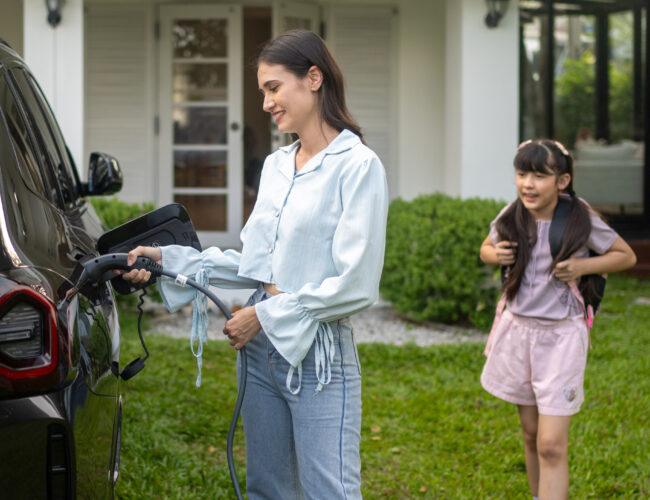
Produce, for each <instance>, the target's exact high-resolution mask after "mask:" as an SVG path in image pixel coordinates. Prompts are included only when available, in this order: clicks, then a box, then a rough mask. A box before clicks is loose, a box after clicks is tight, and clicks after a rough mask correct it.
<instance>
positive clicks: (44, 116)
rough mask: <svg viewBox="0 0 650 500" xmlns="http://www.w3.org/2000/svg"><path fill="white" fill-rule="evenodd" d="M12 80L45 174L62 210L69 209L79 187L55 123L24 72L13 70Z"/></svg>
mask: <svg viewBox="0 0 650 500" xmlns="http://www.w3.org/2000/svg"><path fill="white" fill-rule="evenodd" d="M11 79H12V80H13V82H14V84H15V85H14V86H15V88H16V89H17V91H18V94H19V95H20V98H21V99H22V102H23V104H24V106H25V109H26V112H27V116H28V118H29V120H30V121H31V123H32V126H33V128H34V132H35V136H36V139H37V141H36V142H37V145H38V149H39V152H40V156H41V161H42V163H43V164H44V165H48V167H49V168H48V170H49V172H48V174H49V175H50V177H52V182H53V183H54V184H56V187H57V188H58V191H59V193H60V198H59V199H60V201H61V207H62V208H64V209H69V208H72V207H73V206H74V205H75V203H76V202H77V200H78V198H79V184H78V181H77V178H76V175H75V174H74V172H73V170H72V168H73V167H72V166H71V164H70V160H69V157H68V155H67V153H66V150H65V144H64V143H63V139H62V138H61V135H60V131H59V127H58V124H57V123H56V121H55V120H54V117H53V115H52V113H51V111H50V108H49V106H48V105H47V101H46V100H45V97H44V96H43V95H42V93H41V92H40V89H39V88H38V87H36V86H35V84H34V83H33V79H32V78H31V76H30V75H29V74H28V73H27V72H25V71H24V70H22V69H13V70H11Z"/></svg>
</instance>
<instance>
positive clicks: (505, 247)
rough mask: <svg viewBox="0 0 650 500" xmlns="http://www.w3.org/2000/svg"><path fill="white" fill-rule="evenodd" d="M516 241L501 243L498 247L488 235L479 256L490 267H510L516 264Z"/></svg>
mask: <svg viewBox="0 0 650 500" xmlns="http://www.w3.org/2000/svg"><path fill="white" fill-rule="evenodd" d="M516 248H517V242H516V241H500V242H498V243H497V244H496V245H495V244H494V243H493V242H492V238H490V236H489V235H488V237H487V238H485V240H484V241H483V243H482V244H481V252H480V254H479V256H480V257H481V260H482V261H483V262H485V263H486V264H488V265H489V266H510V265H512V264H514V263H515V257H516Z"/></svg>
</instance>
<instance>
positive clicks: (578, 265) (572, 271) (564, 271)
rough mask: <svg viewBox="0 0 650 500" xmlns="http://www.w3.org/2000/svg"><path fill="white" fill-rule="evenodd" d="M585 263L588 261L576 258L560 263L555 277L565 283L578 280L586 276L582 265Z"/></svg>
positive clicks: (554, 272)
mask: <svg viewBox="0 0 650 500" xmlns="http://www.w3.org/2000/svg"><path fill="white" fill-rule="evenodd" d="M585 261H586V259H576V258H575V257H571V258H570V259H567V260H563V261H562V262H558V263H557V264H556V265H555V269H554V270H553V275H554V276H555V277H556V278H557V279H559V280H560V281H564V282H565V283H568V282H569V281H573V280H577V279H578V278H580V276H582V275H583V274H584V272H583V267H582V264H584V263H585Z"/></svg>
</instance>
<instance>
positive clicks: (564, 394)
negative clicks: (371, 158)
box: [480, 140, 636, 500]
mask: <svg viewBox="0 0 650 500" xmlns="http://www.w3.org/2000/svg"><path fill="white" fill-rule="evenodd" d="M514 166H515V184H516V187H517V195H518V196H517V199H516V200H515V201H514V202H512V203H510V204H509V205H508V206H506V207H505V208H504V209H503V210H502V211H501V213H500V214H499V215H498V216H497V218H496V219H495V220H494V221H493V222H492V224H491V229H490V234H489V235H488V237H487V238H486V239H485V241H484V242H483V244H482V245H481V254H480V255H481V260H482V261H483V262H485V263H486V264H490V265H497V264H498V265H501V266H507V273H506V278H505V281H504V286H503V288H504V289H503V293H504V297H505V300H506V306H507V309H506V310H505V312H503V315H501V314H499V312H498V313H497V317H496V319H495V324H494V326H493V328H492V332H491V333H490V338H489V339H488V345H487V347H486V354H487V361H486V363H485V367H484V368H483V374H482V375H481V384H482V385H483V387H484V388H485V390H486V391H488V392H489V393H491V394H493V395H495V396H497V397H498V398H501V399H503V400H505V401H509V402H511V403H514V404H516V405H517V406H518V408H519V418H520V421H521V427H522V429H523V435H524V448H525V456H526V472H527V473H528V481H529V483H530V489H531V492H532V495H533V498H534V499H537V498H538V497H539V498H540V499H544V500H548V499H563V498H567V496H568V490H569V467H568V439H569V423H570V421H571V415H573V414H575V413H577V412H578V411H579V410H580V405H581V404H582V401H583V399H584V394H583V387H582V386H583V379H584V370H585V364H586V361H587V348H588V345H589V329H588V326H587V322H586V315H585V309H584V305H583V304H582V302H581V301H580V299H579V293H578V292H577V290H578V288H577V286H574V285H576V284H577V281H578V280H579V279H580V277H581V276H585V275H590V274H603V273H611V272H615V271H622V270H624V269H628V268H630V267H632V266H633V265H634V264H635V263H636V257H635V255H634V252H633V251H632V249H631V248H630V247H629V246H628V245H627V243H625V241H624V240H623V239H622V238H621V237H620V236H618V234H616V232H614V230H612V229H611V228H610V227H609V226H608V225H607V224H605V223H604V222H603V221H602V220H601V218H600V217H599V216H598V215H597V214H596V213H595V212H594V211H593V210H591V209H590V208H589V206H588V205H587V204H586V203H584V202H583V201H582V200H580V199H579V198H578V197H577V196H576V195H575V193H574V191H573V188H572V181H573V160H572V158H571V156H570V155H569V153H568V152H567V150H566V148H565V147H564V146H563V145H562V144H560V143H559V142H556V141H551V140H536V141H526V142H524V143H522V144H521V145H520V146H519V149H518V152H517V155H516V156H515V160H514ZM560 196H568V199H569V203H570V205H569V207H570V209H569V215H568V217H567V222H566V227H565V231H564V233H563V236H562V246H561V249H560V252H559V254H558V255H557V257H556V258H555V259H553V258H552V256H551V251H550V245H549V228H550V226H551V219H552V217H553V212H554V210H555V207H556V205H557V204H558V199H559V197H560ZM589 250H592V251H593V252H595V254H597V256H593V257H590V253H589Z"/></svg>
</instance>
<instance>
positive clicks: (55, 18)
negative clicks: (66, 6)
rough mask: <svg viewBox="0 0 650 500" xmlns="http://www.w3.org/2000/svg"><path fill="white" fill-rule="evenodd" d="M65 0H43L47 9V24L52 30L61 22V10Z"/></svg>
mask: <svg viewBox="0 0 650 500" xmlns="http://www.w3.org/2000/svg"><path fill="white" fill-rule="evenodd" d="M64 1H65V0H45V7H46V8H47V22H48V24H49V25H50V26H52V28H56V27H57V25H58V24H59V23H60V22H61V8H62V7H63V2H64Z"/></svg>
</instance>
